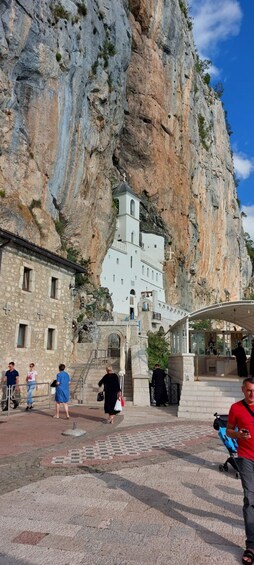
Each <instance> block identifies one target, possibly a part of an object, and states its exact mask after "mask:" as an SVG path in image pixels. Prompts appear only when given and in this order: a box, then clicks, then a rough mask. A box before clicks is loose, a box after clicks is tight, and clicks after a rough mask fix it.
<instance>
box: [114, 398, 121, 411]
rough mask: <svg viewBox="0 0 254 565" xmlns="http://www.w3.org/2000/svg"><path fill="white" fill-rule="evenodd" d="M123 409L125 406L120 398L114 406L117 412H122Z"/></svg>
mask: <svg viewBox="0 0 254 565" xmlns="http://www.w3.org/2000/svg"><path fill="white" fill-rule="evenodd" d="M122 409H123V407H122V404H121V400H120V398H118V399H117V401H116V403H115V406H114V411H115V412H122Z"/></svg>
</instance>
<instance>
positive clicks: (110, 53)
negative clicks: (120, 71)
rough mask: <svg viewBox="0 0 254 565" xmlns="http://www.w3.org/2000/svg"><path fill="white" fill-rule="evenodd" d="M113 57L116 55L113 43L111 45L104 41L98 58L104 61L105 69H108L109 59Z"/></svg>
mask: <svg viewBox="0 0 254 565" xmlns="http://www.w3.org/2000/svg"><path fill="white" fill-rule="evenodd" d="M114 55H116V48H115V46H114V43H112V42H111V41H109V40H108V39H105V41H104V43H103V46H102V49H101V50H100V52H99V57H102V58H103V59H104V68H105V69H106V68H107V67H108V59H109V57H114Z"/></svg>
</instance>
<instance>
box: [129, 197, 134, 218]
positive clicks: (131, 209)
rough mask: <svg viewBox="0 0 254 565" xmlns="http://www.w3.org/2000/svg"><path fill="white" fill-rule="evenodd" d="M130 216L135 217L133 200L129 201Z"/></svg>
mask: <svg viewBox="0 0 254 565" xmlns="http://www.w3.org/2000/svg"><path fill="white" fill-rule="evenodd" d="M130 215H131V216H135V202H134V200H131V201H130Z"/></svg>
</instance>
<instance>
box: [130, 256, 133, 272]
mask: <svg viewBox="0 0 254 565" xmlns="http://www.w3.org/2000/svg"><path fill="white" fill-rule="evenodd" d="M132 265H133V259H132V256H131V257H130V267H131V269H132Z"/></svg>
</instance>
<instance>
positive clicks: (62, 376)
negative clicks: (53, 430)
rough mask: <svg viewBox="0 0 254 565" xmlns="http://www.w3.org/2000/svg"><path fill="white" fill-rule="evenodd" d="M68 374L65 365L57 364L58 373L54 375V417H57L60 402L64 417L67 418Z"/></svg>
mask: <svg viewBox="0 0 254 565" xmlns="http://www.w3.org/2000/svg"><path fill="white" fill-rule="evenodd" d="M70 380H71V379H70V375H69V374H68V373H67V372H66V371H65V365H64V364H63V363H61V364H60V365H59V373H57V375H56V393H55V401H56V413H55V416H54V418H59V413H60V404H63V407H64V411H65V414H66V418H67V419H69V417H70V416H69V410H68V402H69V398H70V386H69V385H70Z"/></svg>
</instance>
